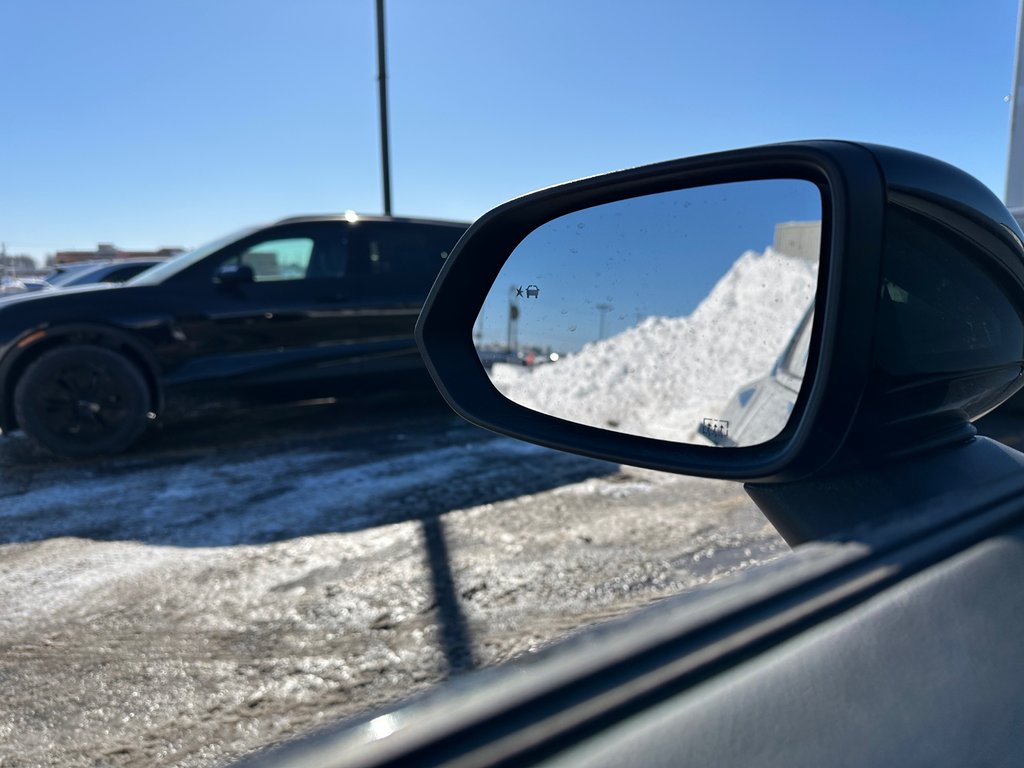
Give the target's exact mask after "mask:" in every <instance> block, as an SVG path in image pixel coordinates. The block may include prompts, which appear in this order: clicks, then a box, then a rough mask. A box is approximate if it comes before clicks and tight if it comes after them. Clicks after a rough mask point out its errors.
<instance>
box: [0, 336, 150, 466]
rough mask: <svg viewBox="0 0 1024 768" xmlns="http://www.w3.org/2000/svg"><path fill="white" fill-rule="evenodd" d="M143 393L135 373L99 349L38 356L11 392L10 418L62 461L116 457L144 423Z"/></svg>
mask: <svg viewBox="0 0 1024 768" xmlns="http://www.w3.org/2000/svg"><path fill="white" fill-rule="evenodd" d="M149 410H150V395H149V387H148V386H147V385H146V381H145V379H144V378H143V376H142V374H141V373H140V371H139V369H138V368H137V367H136V366H135V365H134V364H133V363H132V362H131V361H129V360H128V359H127V358H125V357H124V356H123V355H121V354H119V353H117V352H114V351H113V350H110V349H106V348H104V347H98V346H93V345H85V344H76V345H70V346H64V347H58V348H57V349H53V350H51V351H49V352H44V353H43V354H42V355H40V356H39V358H38V359H37V360H35V361H33V362H32V363H30V364H29V366H28V368H27V369H26V370H25V372H24V374H22V376H21V378H20V379H19V380H18V384H17V386H16V387H15V388H14V414H15V417H16V418H17V420H18V424H19V426H20V427H21V428H22V429H23V430H24V431H25V433H26V434H27V435H28V436H29V437H30V438H32V440H33V441H35V442H36V443H38V444H39V445H40V446H41V447H42V448H43V449H45V450H46V451H48V452H50V453H53V454H56V455H58V456H64V457H67V458H85V457H88V456H95V455H97V454H111V453H118V452H120V451H123V450H124V449H126V448H128V446H130V445H131V444H132V443H134V442H135V441H136V440H138V439H139V437H141V435H142V433H143V432H144V431H145V429H146V425H147V423H148V421H149V416H148V414H149Z"/></svg>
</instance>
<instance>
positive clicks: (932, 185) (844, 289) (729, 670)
mask: <svg viewBox="0 0 1024 768" xmlns="http://www.w3.org/2000/svg"><path fill="white" fill-rule="evenodd" d="M794 179H796V180H804V181H806V182H808V183H810V184H812V185H813V186H814V187H816V188H817V189H818V190H819V191H820V205H821V215H822V220H823V222H824V223H825V224H826V226H824V227H823V230H822V231H823V232H824V233H825V236H824V237H823V242H822V246H821V253H820V270H819V272H818V283H817V293H816V297H815V300H814V313H813V321H811V331H810V333H809V336H808V337H807V339H808V340H807V344H808V355H807V363H806V367H805V368H804V369H803V370H802V371H801V381H800V383H799V385H798V389H799V393H798V395H797V396H796V398H795V403H794V406H793V409H792V412H791V415H790V417H789V418H788V420H786V421H785V423H784V424H780V425H779V427H778V430H777V431H776V433H775V434H774V435H772V436H771V437H769V438H766V439H764V440H763V441H761V442H759V443H758V444H756V445H744V446H741V447H731V446H710V445H706V444H697V443H687V442H684V441H683V439H682V438H681V439H680V440H677V441H672V440H668V439H663V438H654V437H645V436H641V435H636V434H623V433H622V432H617V431H612V430H609V429H602V428H598V427H594V426H589V425H587V424H585V423H581V422H579V421H574V420H572V419H569V418H559V417H557V416H556V415H552V414H548V413H542V412H540V411H538V410H535V409H531V408H528V407H525V406H523V405H521V404H517V403H515V402H513V401H512V400H509V399H506V398H505V397H504V396H503V395H502V394H501V393H500V392H499V391H498V390H497V389H495V388H494V387H493V386H491V384H490V381H489V379H488V375H487V372H486V371H485V370H484V369H483V367H482V366H481V365H479V363H478V362H477V360H478V354H477V351H476V349H475V348H474V343H473V335H472V330H473V326H474V323H475V321H476V317H477V313H478V312H479V310H480V307H481V306H482V305H483V303H484V301H485V299H486V297H487V294H488V291H489V290H490V288H491V286H492V284H493V283H494V280H495V276H496V275H498V274H499V270H501V269H506V268H508V267H509V265H511V264H513V263H514V262H517V258H518V257H519V256H523V258H521V259H518V263H520V264H522V265H528V264H529V263H530V262H529V259H528V258H526V256H525V255H524V254H526V248H527V247H528V246H530V243H531V242H532V243H533V244H534V245H537V246H538V247H539V248H541V249H545V248H546V249H548V250H547V251H541V255H543V256H545V257H547V258H546V262H545V263H546V264H551V262H552V260H553V259H556V258H557V259H560V260H563V261H564V260H566V259H571V258H573V257H572V256H571V255H570V253H571V252H570V249H568V248H560V249H557V250H556V249H555V248H554V247H552V245H551V244H552V243H554V244H555V245H556V246H557V245H558V244H559V241H558V239H557V237H555V236H553V235H552V233H554V235H557V234H559V233H562V232H568V233H569V235H568V238H566V239H567V240H568V241H569V243H570V244H572V243H574V241H573V240H571V239H569V238H572V237H573V234H574V233H573V232H572V230H573V229H574V228H575V226H574V222H573V226H566V225H565V224H561V225H560V224H559V222H563V221H565V220H566V218H567V217H568V216H570V215H573V214H576V213H581V212H586V211H593V215H592V216H591V218H590V219H589V221H598V222H601V224H602V230H601V235H602V237H601V238H599V239H595V240H594V241H591V242H592V243H596V245H597V248H598V249H599V250H600V249H603V248H605V243H607V242H611V243H613V246H612V247H613V248H622V247H625V246H624V245H623V244H625V243H628V244H629V246H630V247H632V248H634V249H635V253H639V254H640V256H639V257H637V258H633V257H632V256H633V255H635V254H631V256H630V257H629V258H623V259H622V260H621V264H619V266H613V267H612V268H611V271H612V272H614V274H611V275H609V274H607V273H608V272H609V269H610V268H609V266H608V265H609V261H608V260H607V259H602V258H599V256H600V255H601V254H600V253H599V252H596V253H595V252H590V253H585V254H581V256H580V259H579V261H578V262H576V263H575V264H574V266H580V267H581V269H582V268H586V269H587V270H588V271H586V272H583V273H579V272H578V271H577V272H574V274H576V275H578V277H579V283H581V284H583V285H585V286H587V287H588V288H589V286H591V285H592V284H593V283H592V280H593V279H596V278H600V279H598V280H597V283H598V287H597V288H596V291H597V294H598V295H603V294H604V292H605V291H614V289H615V286H616V284H617V282H619V281H621V280H622V278H623V276H626V275H629V274H632V273H636V272H637V271H639V270H645V269H648V268H650V269H649V271H650V274H652V275H654V276H659V275H661V274H662V272H663V270H662V269H659V267H662V266H664V265H665V264H668V263H669V260H671V262H672V264H677V263H679V261H680V259H681V258H682V256H680V251H681V250H684V251H685V249H684V248H683V244H681V243H680V242H679V241H678V240H666V239H665V238H664V237H663V234H664V232H663V231H662V228H661V223H662V221H664V220H667V219H669V218H676V219H679V218H680V217H683V218H685V217H686V216H687V215H689V217H690V218H689V219H688V220H687V221H689V222H690V223H689V224H688V225H686V226H692V228H693V230H692V232H691V235H692V237H691V239H692V240H693V241H695V245H694V246H693V249H694V250H693V252H714V251H715V250H717V249H718V245H720V244H722V243H726V244H727V245H728V246H729V247H730V248H731V247H732V245H733V241H732V238H733V235H734V233H736V232H737V231H740V230H746V229H748V228H749V227H750V225H752V224H758V223H759V222H758V219H759V218H765V219H767V220H768V221H771V220H772V219H771V218H769V217H771V216H775V215H776V209H777V208H778V203H779V202H782V203H785V202H786V200H785V197H786V194H785V193H786V191H787V190H788V189H789V187H788V186H787V185H786V184H781V185H778V189H779V190H781V191H782V192H783V194H781V195H763V194H760V193H758V194H753V193H754V192H755V191H757V190H758V189H759V188H760V187H759V185H760V184H762V182H764V181H766V180H778V181H783V180H784V181H786V182H790V181H792V180H794ZM737 185H738V186H739V187H740V188H742V190H741V191H742V194H737V195H736V197H735V199H736V200H737V201H739V202H740V203H742V204H741V205H737V206H736V207H735V210H736V211H738V212H741V213H742V214H743V216H742V217H740V218H742V219H743V220H742V221H728V220H723V219H719V220H716V219H714V218H713V217H710V216H708V214H707V213H706V212H705V210H704V209H699V210H697V211H695V212H691V213H690V214H687V213H686V212H684V211H680V210H678V207H671V206H670V205H662V203H663V202H665V201H668V202H669V203H670V202H672V200H671V194H672V193H673V192H675V191H679V190H698V191H699V190H705V191H706V192H707V194H706V196H705V197H706V199H707V200H709V201H713V200H718V199H721V198H723V197H725V196H728V195H730V194H732V192H733V190H734V189H735V188H736V186H737ZM648 200H649V201H651V203H652V204H651V205H650V206H645V201H648ZM752 201H753V202H752ZM619 203H629V205H628V206H624V207H618V208H617V207H616V206H617V205H618V204H619ZM665 210H669V211H670V215H665V216H663V215H662V213H663V212H664V211H665ZM613 213H614V215H612V214H613ZM603 214H606V215H603ZM775 220H777V219H775ZM549 225H552V226H550V227H549ZM666 226H667V225H666ZM673 226H674V225H673ZM541 229H545V231H546V234H547V235H548V236H542V237H538V238H534V239H533V240H532V241H531V240H530V236H531V234H533V233H535V232H538V231H540V230H541ZM1022 239H1024V233H1022V231H1021V229H1020V227H1019V226H1018V225H1017V223H1016V222H1015V221H1014V220H1013V218H1012V217H1011V216H1010V214H1009V212H1008V211H1007V210H1006V209H1005V207H1003V205H1002V204H1001V203H1000V202H999V200H998V199H997V198H996V197H995V196H994V195H993V194H992V193H991V192H990V191H989V190H988V189H987V188H986V187H984V186H983V185H982V184H981V183H980V182H978V181H976V180H975V179H973V178H971V177H969V176H968V175H966V174H964V173H962V172H960V171H958V170H957V169H955V168H953V167H951V166H948V165H946V164H944V163H941V162H939V161H936V160H931V159H929V158H925V157H923V156H920V155H915V154H912V153H909V152H903V151H899V150H893V149H889V148H885V147H878V146H870V145H863V144H854V143H850V142H803V143H793V144H780V145H774V146H768V147H757V148H753V149H749V150H738V151H732V152H725V153H721V154H717V155H709V156H705V157H697V158H690V159H685V160H679V161H674V162H668V163H662V164H659V165H654V166H648V167H644V168H635V169H631V170H628V171H622V172H619V173H613V174H607V175H604V176H597V177H593V178H590V179H585V180H582V181H578V182H573V183H571V184H567V185H564V186H560V187H553V188H549V189H546V190H543V191H541V192H537V193H534V194H532V195H528V196H525V197H522V198H519V199H518V200H516V201H513V202H512V203H508V204H506V205H504V206H502V207H500V208H498V209H496V210H494V211H491V212H490V213H488V214H486V215H485V216H483V217H482V218H481V219H480V220H479V221H478V222H477V223H476V224H474V225H473V228H472V229H471V230H470V231H469V233H467V235H466V237H465V238H463V240H462V241H461V243H460V245H459V247H458V248H457V249H456V251H455V253H454V254H453V257H452V258H451V259H450V260H449V262H448V263H447V264H446V266H445V268H444V270H443V272H442V274H441V278H440V279H439V280H438V282H437V284H436V285H435V286H434V289H433V290H432V292H431V295H430V297H429V299H428V301H427V303H426V306H425V309H424V312H423V315H422V317H421V319H420V322H419V325H418V328H417V334H418V339H419V343H420V345H421V348H422V350H423V352H424V355H425V357H426V360H427V364H428V367H429V369H430V371H431V373H432V375H433V376H434V379H435V381H436V382H437V384H438V386H439V388H440V389H441V391H442V393H443V394H444V396H445V397H446V399H447V400H448V401H449V403H450V404H451V405H452V406H453V407H454V408H455V409H456V410H457V411H458V412H459V413H461V414H462V415H464V416H465V417H466V418H468V419H469V420H471V421H473V422H475V423H478V424H481V425H484V426H486V427H489V428H490V429H493V430H495V431H498V432H501V433H505V434H508V435H512V436H516V437H520V438H524V439H526V440H530V441H532V442H536V443H539V444H542V445H546V446H549V447H554V448H561V449H564V450H569V451H573V452H577V453H581V454H585V455H589V456H594V457H597V458H601V459H605V460H608V461H612V462H623V463H629V464H634V465H639V466H644V467H650V468H655V469H662V470H670V471H675V472H679V473H682V474H688V475H697V476H705V477H713V478H719V479H728V480H734V481H740V482H743V483H745V485H744V487H745V489H746V491H747V493H748V494H749V495H750V496H751V498H752V499H753V500H754V501H755V502H756V503H757V505H758V506H759V507H760V509H761V510H762V511H763V512H764V513H765V515H766V516H767V517H768V519H769V520H770V521H771V522H772V523H773V524H774V525H775V526H776V527H777V528H778V530H779V531H780V533H782V535H783V536H784V537H785V538H786V540H787V541H788V542H789V543H790V544H792V545H794V546H795V545H798V544H805V545H808V546H803V547H798V548H797V549H796V550H795V552H794V554H793V556H792V557H789V558H785V559H784V560H782V561H780V562H779V563H778V564H777V566H776V567H767V568H763V569H762V570H760V571H755V572H753V573H750V574H746V575H745V577H744V578H742V579H740V580H733V582H732V583H731V584H729V585H725V586H723V585H711V586H710V587H709V588H707V589H704V590H698V591H697V592H696V593H691V594H688V595H682V596H679V597H678V598H670V599H668V600H664V601H662V602H660V603H658V604H656V605H654V606H651V607H649V609H647V610H646V611H642V612H640V613H639V614H637V615H634V616H632V617H630V618H628V619H626V620H624V621H620V622H618V623H616V624H612V625H608V626H603V627H600V628H597V629H596V630H592V631H589V632H585V633H581V634H580V635H579V636H577V637H574V638H571V639H569V640H568V641H566V642H563V643H562V644H560V645H557V646H555V647H553V648H550V649H548V650H547V651H545V652H542V653H540V654H537V655H536V656H534V657H532V658H530V657H527V658H524V659H521V660H519V661H518V662H517V663H514V664H511V665H509V666H507V667H506V668H504V669H498V670H489V671H487V672H486V673H483V674H481V675H478V676H477V677H476V678H475V679H470V678H463V679H462V680H461V681H459V683H458V684H457V685H453V686H451V687H449V688H447V689H441V690H439V691H437V692H436V693H435V694H433V695H431V696H427V697H425V698H424V699H422V700H420V701H418V702H413V703H411V704H407V705H405V706H401V707H396V708H392V709H390V710H385V711H379V712H376V713H374V714H373V715H370V716H368V717H366V718H365V719H364V720H363V721H362V722H359V723H356V724H355V725H353V726H351V727H349V728H346V729H343V730H340V731H337V732H333V733H322V734H319V735H317V736H315V737H313V738H311V739H308V740H306V741H304V742H299V743H297V744H295V745H292V746H290V747H288V748H286V749H285V751H283V752H278V753H273V752H272V753H269V754H267V755H264V756H263V757H261V758H259V759H257V760H255V761H254V762H253V763H252V764H253V765H263V766H269V765H281V764H289V765H303V766H309V767H310V768H312V767H313V766H328V765H331V766H334V765H359V766H399V765H401V766H405V765H417V766H455V765H458V766H470V765H471V766H477V767H478V768H480V767H483V766H511V765H515V766H527V765H530V766H542V765H543V766H554V765H558V766H563V767H568V766H598V767H605V766H606V767H607V768H612V767H613V766H622V765H637V766H665V767H666V768H668V767H670V766H671V767H674V766H689V765H729V766H734V765H758V766H779V767H781V766H814V767H815V768H817V767H818V766H822V765H849V766H853V765H856V766H861V765H871V766H881V765H920V766H936V765H942V766H964V765H1007V766H1009V765H1017V764H1019V763H1020V755H1021V753H1022V750H1024V730H1022V729H1021V728H1020V724H1021V723H1022V722H1024V697H1022V696H1021V693H1020V692H1021V689H1022V687H1024V663H1022V661H1024V652H1022V650H1021V642H1020V637H1021V635H1022V633H1024V590H1022V589H1021V586H1020V585H1021V578H1022V575H1024V546H1022V541H1024V454H1021V453H1018V452H1017V451H1014V450H1012V449H1010V448H1007V447H1005V446H1003V445H1000V444H998V443H996V442H994V441H992V440H989V439H987V438H983V437H978V436H976V434H975V430H974V427H973V426H972V424H971V422H972V421H973V420H974V419H977V418H978V417H980V416H981V415H983V414H985V413H986V412H988V411H989V410H991V409H992V408H995V407H996V406H998V405H999V404H1000V403H1002V402H1004V401H1005V400H1006V399H1007V398H1009V397H1010V396H1011V395H1012V394H1013V393H1014V392H1015V391H1018V390H1019V389H1020V388H1021V385H1022V383H1024V379H1022V376H1021V369H1022V362H1024V266H1022V265H1024V244H1022ZM562 242H564V240H563V241H562ZM666 243H670V244H671V246H672V247H666V246H665V244H666ZM656 246H657V247H656ZM574 248H575V245H574ZM645 254H646V255H645ZM527 255H528V254H527ZM684 255H689V254H688V253H685V252H684ZM659 260H660V261H659ZM684 263H687V262H684ZM688 263H690V264H694V263H697V262H695V261H692V260H691V261H689V262H688ZM597 270H603V271H604V272H605V274H604V275H601V272H598V271H597ZM646 284H647V288H646V293H647V294H648V295H651V296H655V295H657V294H658V290H659V284H658V282H657V280H655V279H652V280H649V281H647V283H646ZM499 285H500V287H501V289H502V290H504V286H505V285H507V281H505V280H502V282H500V283H499ZM673 285H674V286H677V285H679V283H678V282H674V283H673ZM762 287H763V288H765V289H766V290H769V291H770V290H771V286H770V285H769V284H768V283H767V281H766V282H765V284H764V286H762ZM630 289H631V290H632V286H630ZM544 295H545V292H543V291H542V293H541V296H542V297H543V296H544ZM769 295H770V294H769ZM780 300H781V299H780ZM557 310H558V307H557V306H556V307H555V311H556V312H557ZM583 311H585V310H583ZM750 317H751V318H752V319H751V320H750V321H749V322H750V324H751V325H752V326H756V324H757V323H758V322H759V319H760V318H758V317H757V316H754V315H751V316H750ZM572 319H573V318H570V320H572ZM731 332H735V329H732V331H731ZM720 333H722V334H723V335H722V336H720V337H719V338H721V340H722V341H723V342H725V341H728V339H726V338H724V334H725V333H726V331H722V332H720ZM687 352H688V350H687V348H686V341H685V338H684V340H683V342H682V343H681V344H680V349H679V354H680V355H683V356H685V355H686V354H687ZM630 362H631V365H634V366H641V365H650V366H652V367H653V368H655V369H657V367H658V366H659V365H661V364H662V363H663V362H664V361H663V360H662V359H659V358H657V357H656V356H653V355H652V353H651V352H650V351H645V350H644V349H643V348H638V349H637V350H636V356H635V358H633V359H632V360H631V361H630ZM695 364H697V365H701V366H705V368H706V367H707V366H706V364H705V362H704V361H696V362H695ZM709 373H717V371H709ZM741 383H742V381H735V382H734V386H738V385H740V384H741ZM686 394H687V393H685V392H680V393H679V396H680V397H681V398H682V397H683V396H685V395H686ZM681 434H689V432H688V431H687V432H684V433H681Z"/></svg>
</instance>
